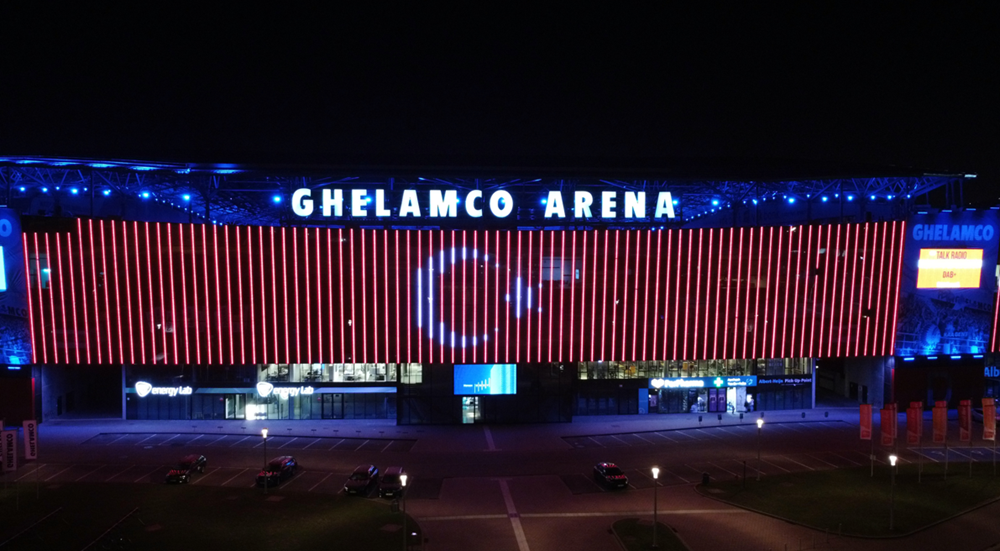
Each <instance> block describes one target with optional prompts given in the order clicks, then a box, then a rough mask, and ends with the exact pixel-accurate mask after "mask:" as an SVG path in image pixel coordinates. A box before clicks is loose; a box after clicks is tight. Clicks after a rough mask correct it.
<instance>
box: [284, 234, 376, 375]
mask: <svg viewBox="0 0 1000 551" xmlns="http://www.w3.org/2000/svg"><path fill="white" fill-rule="evenodd" d="M287 244H288V240H287V237H286V236H285V228H281V253H282V256H283V257H284V258H283V260H284V262H282V269H283V270H284V273H285V276H284V277H285V285H286V286H287V285H288V270H287V269H286V268H284V266H285V265H286V263H287V261H288V253H287V252H286V250H285V247H286V246H287ZM361 250H362V251H364V246H363V245H362V249H361ZM362 254H364V253H362ZM292 280H293V281H292V287H293V288H292V296H293V297H295V363H302V339H301V338H300V337H301V335H300V334H299V322H300V321H301V320H302V316H300V315H299V303H300V302H299V228H297V227H292ZM286 293H287V291H286ZM285 324H286V327H287V324H288V305H287V304H286V305H285ZM288 361H289V363H291V358H290V357H289V360H288Z"/></svg>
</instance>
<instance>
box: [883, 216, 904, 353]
mask: <svg viewBox="0 0 1000 551" xmlns="http://www.w3.org/2000/svg"><path fill="white" fill-rule="evenodd" d="M896 225H897V224H896V222H893V223H892V236H893V239H892V249H891V250H890V252H889V256H890V257H893V256H895V261H896V271H895V275H894V276H893V277H892V278H890V279H889V281H895V282H896V293H895V294H896V298H895V300H894V301H893V306H892V324H891V325H889V327H888V329H889V335H890V336H891V342H890V344H889V350H883V351H882V354H881V355H882V356H885V355H887V354H895V351H896V315H897V314H899V288H900V287H902V284H901V281H900V277H899V275H900V270H901V269H902V267H903V244H904V243H905V242H906V239H905V238H906V221H905V220H904V221H902V222H901V223H899V226H900V231H899V252H896V242H897V241H896ZM890 270H891V267H890ZM886 305H887V306H888V303H886ZM888 314H889V313H888V312H886V315H887V316H888ZM882 342H883V343H884V342H885V340H884V339H883V341H882ZM883 346H884V345H883Z"/></svg>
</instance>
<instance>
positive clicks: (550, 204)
mask: <svg viewBox="0 0 1000 551" xmlns="http://www.w3.org/2000/svg"><path fill="white" fill-rule="evenodd" d="M553 214H556V215H558V216H559V218H566V208H565V207H564V206H563V199H562V192H559V191H550V192H549V196H548V197H547V198H546V199H545V217H546V218H552V215H553Z"/></svg>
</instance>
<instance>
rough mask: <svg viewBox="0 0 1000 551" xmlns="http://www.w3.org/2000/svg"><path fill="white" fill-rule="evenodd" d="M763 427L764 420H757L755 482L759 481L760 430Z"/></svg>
mask: <svg viewBox="0 0 1000 551" xmlns="http://www.w3.org/2000/svg"><path fill="white" fill-rule="evenodd" d="M763 426H764V420H763V419H761V418H760V417H758V418H757V480H760V429H761V427H763Z"/></svg>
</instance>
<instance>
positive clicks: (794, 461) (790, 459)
mask: <svg viewBox="0 0 1000 551" xmlns="http://www.w3.org/2000/svg"><path fill="white" fill-rule="evenodd" d="M782 457H784V458H785V459H787V460H789V461H791V462H792V463H795V464H796V465H802V466H803V467H805V468H807V469H809V470H810V471H815V470H816V469H814V468H812V467H810V466H809V465H806V464H805V463H799V462H798V461H796V460H794V459H792V458H791V457H788V456H787V455H783V456H782Z"/></svg>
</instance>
